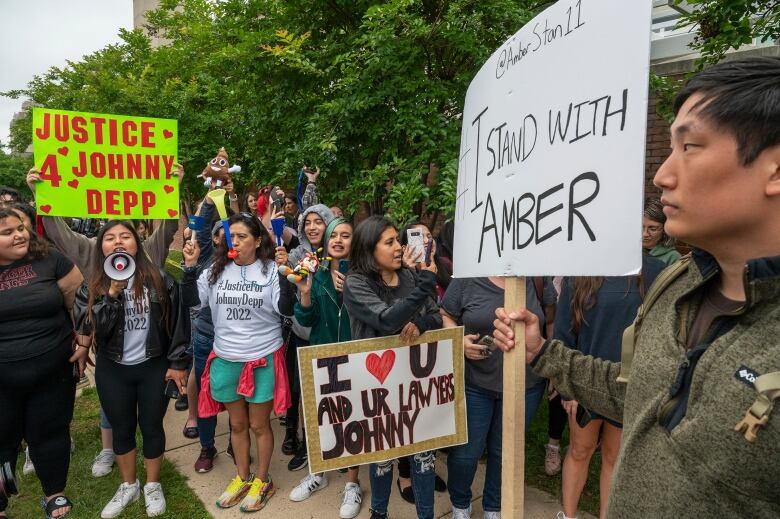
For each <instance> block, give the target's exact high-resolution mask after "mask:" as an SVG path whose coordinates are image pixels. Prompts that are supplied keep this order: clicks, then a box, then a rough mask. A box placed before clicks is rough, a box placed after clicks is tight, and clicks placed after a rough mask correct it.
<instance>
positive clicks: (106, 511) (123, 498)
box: [100, 479, 141, 519]
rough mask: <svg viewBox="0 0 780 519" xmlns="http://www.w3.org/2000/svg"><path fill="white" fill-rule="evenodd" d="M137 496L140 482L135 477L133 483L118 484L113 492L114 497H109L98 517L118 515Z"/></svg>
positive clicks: (139, 493) (133, 501) (138, 495)
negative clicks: (114, 492) (117, 487)
mask: <svg viewBox="0 0 780 519" xmlns="http://www.w3.org/2000/svg"><path fill="white" fill-rule="evenodd" d="M139 497H141V484H140V483H139V482H138V480H137V479H136V480H135V483H133V484H130V483H122V484H121V485H119V489H118V490H117V491H116V494H114V497H112V498H111V501H109V502H108V504H107V505H106V506H105V508H103V511H102V512H101V513H100V517H102V518H103V519H111V518H112V517H116V516H118V515H119V514H121V513H122V512H123V511H124V509H125V508H127V505H129V504H130V503H135V502H136V501H138V498H139Z"/></svg>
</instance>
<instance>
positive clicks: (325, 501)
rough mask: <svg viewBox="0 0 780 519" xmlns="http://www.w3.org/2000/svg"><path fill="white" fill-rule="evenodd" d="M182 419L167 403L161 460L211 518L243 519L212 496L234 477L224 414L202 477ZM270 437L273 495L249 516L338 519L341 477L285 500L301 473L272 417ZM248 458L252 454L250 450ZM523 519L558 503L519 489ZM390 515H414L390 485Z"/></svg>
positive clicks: (442, 471) (477, 490)
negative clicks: (293, 468) (210, 464)
mask: <svg viewBox="0 0 780 519" xmlns="http://www.w3.org/2000/svg"><path fill="white" fill-rule="evenodd" d="M186 419H187V413H186V412H177V411H175V410H174V409H173V404H171V406H170V407H169V411H168V413H167V414H166V417H165V430H166V435H167V446H168V450H167V452H166V454H165V455H166V458H167V459H168V460H169V461H171V462H172V463H173V464H174V465H175V466H176V467H177V468H178V469H179V471H180V472H181V473H182V474H184V475H185V476H187V478H188V484H189V486H190V487H191V488H192V489H193V491H194V492H195V494H196V495H197V496H198V498H200V500H201V501H203V503H204V504H205V506H206V509H207V510H208V511H209V513H211V515H212V516H213V517H215V518H220V519H221V518H239V517H241V518H243V519H246V518H247V517H250V516H247V515H246V514H242V513H241V512H240V511H239V510H238V507H237V506H236V507H235V508H233V509H230V510H220V509H218V508H217V507H216V505H215V504H214V502H215V500H216V498H217V497H218V496H219V494H221V493H222V491H223V490H224V488H225V486H226V485H227V484H228V482H229V481H230V479H231V478H232V477H234V476H235V468H234V465H233V462H232V460H231V459H230V458H229V457H228V456H227V455H226V454H225V449H226V448H227V441H228V438H227V413H222V414H221V415H220V416H219V425H218V426H217V439H216V446H217V450H218V451H219V455H218V456H217V458H216V460H215V463H214V469H213V470H212V471H211V472H209V473H207V474H198V473H196V472H195V471H194V469H193V468H192V465H193V463H194V462H195V460H196V459H197V457H198V454H199V452H200V444H199V443H198V441H197V440H189V439H187V438H185V437H184V436H183V435H182V428H183V427H184V423H185V421H186ZM272 425H273V429H274V437H275V439H276V442H277V445H276V448H275V449H274V457H273V459H272V460H271V470H270V472H271V476H273V479H274V483H275V484H276V486H277V493H276V495H275V496H274V497H273V498H272V499H271V500H270V501H269V503H268V506H267V507H266V509H265V510H264V511H262V512H260V513H258V514H253V516H255V517H274V518H277V517H284V518H289V519H299V518H311V519H319V518H323V519H326V518H327V519H332V518H338V516H339V515H338V509H339V506H340V505H341V492H342V491H343V489H344V484H345V477H346V474H339V473H336V472H333V473H331V474H329V480H330V482H329V485H328V486H327V487H326V488H324V489H322V490H320V491H318V492H317V493H316V494H315V495H313V496H312V497H311V498H310V499H308V500H306V501H303V502H301V503H293V502H292V501H290V500H289V498H288V497H287V496H288V495H289V493H290V490H291V489H292V488H293V487H294V486H295V485H297V484H298V481H299V480H300V479H301V478H302V477H304V476H305V475H306V470H307V469H303V470H300V471H298V472H289V471H288V470H287V462H288V461H289V457H288V456H285V455H283V454H282V453H281V449H280V448H279V446H280V445H281V439H282V438H284V430H283V428H282V427H281V426H280V424H279V420H278V419H273V420H272ZM252 452H253V458H255V457H256V454H254V453H255V452H256V451H255V450H254V447H253V450H252ZM436 472H437V473H438V474H439V475H440V476H442V477H443V478H444V479H445V481H446V479H447V478H446V475H447V464H446V461H445V460H444V456H443V455H441V456H439V459H438V460H437V461H436ZM484 475H485V469H484V464H480V466H479V469H478V472H477V477H476V478H475V481H474V485H473V487H472V488H473V493H474V504H473V507H474V511H473V514H472V516H473V517H474V518H475V519H477V518H481V517H482V505H481V503H482V500H481V497H482V485H483V483H484ZM361 483H362V485H363V508H362V510H361V512H360V515H359V516H358V517H359V518H361V519H363V518H366V519H367V518H368V517H369V516H370V514H369V511H368V508H369V504H370V495H369V493H370V491H369V485H368V477H367V475H366V473H365V472H363V473H362V474H361ZM525 500H526V501H525V519H554V518H555V515H556V513H557V512H558V510H560V505H559V504H558V502H557V500H555V498H553V497H552V496H550V495H549V494H547V493H545V492H542V491H540V490H537V489H535V488H530V487H526V490H525ZM389 510H390V514H391V516H392V517H393V518H394V519H413V518H414V517H415V511H414V506H413V505H410V504H408V503H406V502H405V501H403V500H402V499H401V497H400V496H399V495H398V491H397V490H396V487H395V485H393V492H392V494H391V497H390V507H389ZM435 510H436V517H437V518H447V517H451V516H452V514H451V506H450V500H449V496H448V495H447V493H446V492H445V493H442V494H440V493H437V494H436V501H435ZM580 518H581V519H592V516H590V515H588V514H583V513H581V514H580Z"/></svg>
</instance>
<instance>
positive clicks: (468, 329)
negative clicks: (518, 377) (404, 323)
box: [441, 277, 544, 393]
mask: <svg viewBox="0 0 780 519" xmlns="http://www.w3.org/2000/svg"><path fill="white" fill-rule="evenodd" d="M525 286H526V289H525V303H526V304H525V306H526V308H528V309H529V310H530V311H532V312H533V313H534V314H536V316H537V317H538V318H539V326H540V327H541V328H544V312H543V311H542V307H541V305H540V304H539V300H538V299H537V298H536V290H535V289H534V285H533V278H530V277H529V278H526V283H525ZM502 306H504V289H503V288H501V287H499V286H497V285H496V284H495V283H493V282H492V281H490V279H489V278H456V279H453V280H452V281H451V282H450V286H449V287H447V292H446V293H445V294H444V299H442V302H441V307H442V308H443V309H444V311H445V312H447V313H448V314H450V315H451V316H452V317H454V318H455V320H456V321H457V322H458V324H462V325H463V327H464V328H465V331H464V333H465V334H466V335H469V334H473V333H474V334H477V335H479V336H480V337H482V336H484V335H493V331H494V328H493V321H494V320H495V319H496V309H497V308H499V307H502ZM465 379H466V383H467V384H470V385H472V386H477V387H481V388H483V389H488V390H490V391H495V392H496V393H502V392H503V391H504V353H503V352H502V351H501V350H500V349H498V348H496V349H495V350H494V351H493V354H492V355H490V356H489V357H487V358H485V359H483V360H471V359H466V370H465ZM540 381H541V377H539V376H538V375H537V374H536V373H534V372H533V370H532V369H531V368H530V367H526V370H525V388H526V389H528V388H531V387H533V386H535V385H536V384H538V383H539V382H540Z"/></svg>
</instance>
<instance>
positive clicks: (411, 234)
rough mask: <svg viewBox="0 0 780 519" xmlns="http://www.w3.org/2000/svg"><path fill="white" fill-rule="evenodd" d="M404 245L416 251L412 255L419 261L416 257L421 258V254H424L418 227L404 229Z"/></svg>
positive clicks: (420, 232) (421, 236)
mask: <svg viewBox="0 0 780 519" xmlns="http://www.w3.org/2000/svg"><path fill="white" fill-rule="evenodd" d="M406 246H407V247H409V248H410V249H412V250H414V251H416V252H415V253H414V255H413V257H414V258H415V260H416V261H420V259H418V258H422V256H423V254H425V246H424V245H423V235H422V231H421V230H420V229H408V230H407V231H406Z"/></svg>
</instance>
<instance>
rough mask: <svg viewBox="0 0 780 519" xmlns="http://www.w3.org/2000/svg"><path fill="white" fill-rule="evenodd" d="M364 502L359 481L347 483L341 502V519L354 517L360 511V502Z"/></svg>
mask: <svg viewBox="0 0 780 519" xmlns="http://www.w3.org/2000/svg"><path fill="white" fill-rule="evenodd" d="M362 502H363V491H362V490H361V489H360V485H359V484H357V483H347V485H346V486H345V487H344V500H343V501H342V502H341V508H340V509H339V515H340V517H341V519H352V518H353V517H357V515H358V514H359V513H360V503H362Z"/></svg>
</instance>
